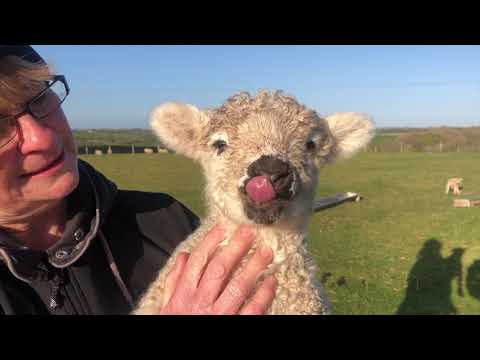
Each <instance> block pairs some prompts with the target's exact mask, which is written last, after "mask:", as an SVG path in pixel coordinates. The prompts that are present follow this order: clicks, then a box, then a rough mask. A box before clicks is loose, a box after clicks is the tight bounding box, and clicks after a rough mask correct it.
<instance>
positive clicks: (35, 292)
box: [0, 160, 199, 314]
mask: <svg viewBox="0 0 480 360" xmlns="http://www.w3.org/2000/svg"><path fill="white" fill-rule="evenodd" d="M79 171H80V183H79V186H78V187H77V188H76V190H75V191H74V192H73V193H72V194H71V195H69V196H68V198H67V208H68V222H67V224H66V228H65V232H64V235H63V237H62V239H61V240H60V241H59V242H58V243H57V244H55V245H54V246H53V247H52V248H50V249H48V250H47V251H46V252H38V251H34V250H32V249H29V248H27V247H25V246H23V245H22V244H20V243H19V242H18V241H16V240H15V239H13V238H12V237H10V236H8V235H7V234H6V233H4V232H2V231H0V260H3V261H0V314H2V313H3V314H128V313H129V312H130V311H131V310H132V307H133V304H134V303H136V302H137V301H138V300H139V297H140V296H141V294H142V293H143V292H144V291H145V290H146V288H147V286H148V284H149V283H150V282H151V281H152V280H153V279H154V278H155V276H156V274H157V273H158V271H159V270H160V269H161V268H162V267H163V265H164V264H165V262H166V260H167V259H168V258H169V256H170V255H171V253H172V251H173V250H174V249H175V247H176V246H177V245H178V244H179V243H180V242H181V241H182V240H184V239H185V238H186V237H187V236H188V235H189V234H190V233H191V232H193V230H194V229H195V228H196V227H197V226H198V224H199V220H198V218H197V217H196V216H195V215H194V214H193V213H192V212H191V211H189V210H188V209H187V208H186V207H185V206H183V205H182V204H181V203H180V202H178V201H176V200H175V199H174V198H172V197H170V196H168V195H165V194H161V193H147V192H139V191H125V190H118V189H117V187H116V186H115V184H114V183H112V182H111V181H110V180H108V179H107V178H105V177H104V176H103V175H102V174H100V173H99V172H97V171H96V170H95V169H94V168H93V167H92V166H91V165H89V164H88V163H86V162H84V161H82V160H79Z"/></svg>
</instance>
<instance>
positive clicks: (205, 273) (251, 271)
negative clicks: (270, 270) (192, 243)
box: [160, 225, 277, 315]
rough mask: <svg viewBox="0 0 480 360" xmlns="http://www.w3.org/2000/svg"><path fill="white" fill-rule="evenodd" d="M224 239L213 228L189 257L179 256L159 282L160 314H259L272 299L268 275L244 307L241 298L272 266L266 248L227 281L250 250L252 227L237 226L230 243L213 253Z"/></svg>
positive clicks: (272, 279) (273, 281)
mask: <svg viewBox="0 0 480 360" xmlns="http://www.w3.org/2000/svg"><path fill="white" fill-rule="evenodd" d="M224 238H225V234H224V231H223V230H222V229H221V227H220V226H218V225H216V226H214V227H213V229H212V230H211V231H210V232H209V233H208V234H207V235H206V236H205V238H204V239H203V240H202V241H201V242H200V243H199V244H198V245H197V247H196V248H194V249H193V251H192V253H191V254H187V253H181V254H179V256H178V257H177V260H176V262H175V265H174V266H173V268H172V270H171V271H170V273H169V274H168V275H167V278H166V281H165V297H164V306H163V307H162V308H161V309H160V314H205V315H213V314H219V315H222V314H223V315H226V314H230V315H234V314H239V315H262V314H265V312H266V311H267V310H268V308H269V307H270V305H271V304H272V301H273V298H274V296H275V289H276V286H277V280H276V279H275V277H274V276H273V275H270V276H269V277H267V278H266V279H265V280H264V281H263V282H262V283H261V285H260V286H259V287H258V289H257V290H256V292H255V293H254V294H253V296H252V297H251V299H250V300H249V301H248V302H247V303H245V300H246V298H247V297H248V296H249V295H250V293H251V291H252V290H253V288H254V286H255V284H256V281H257V279H258V277H259V275H260V274H261V272H262V271H263V270H265V269H266V268H267V266H268V265H269V264H270V263H271V262H272V260H273V252H272V250H271V249H270V248H268V247H260V248H258V249H257V250H256V251H255V253H254V254H253V256H252V257H251V259H250V260H249V261H248V262H247V264H246V265H245V267H244V268H243V269H242V270H241V271H240V272H238V273H237V274H235V276H234V277H233V278H231V273H232V271H233V270H234V269H235V268H236V266H237V265H238V263H239V262H240V260H241V259H242V258H243V257H244V256H245V255H246V254H247V253H248V251H249V249H250V248H251V246H252V244H253V240H254V238H255V234H254V230H253V229H252V228H248V227H240V228H239V229H237V231H236V232H235V234H234V235H233V238H232V240H231V241H230V243H229V244H228V245H227V246H224V247H222V248H220V249H219V250H218V251H216V250H217V246H218V245H219V244H220V243H221V242H222V241H223V240H224Z"/></svg>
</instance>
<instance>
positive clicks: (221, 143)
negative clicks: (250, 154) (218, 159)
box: [212, 140, 227, 155]
mask: <svg viewBox="0 0 480 360" xmlns="http://www.w3.org/2000/svg"><path fill="white" fill-rule="evenodd" d="M212 146H213V147H214V148H215V149H217V154H218V155H220V154H221V153H223V152H224V151H225V150H226V149H227V143H226V142H225V140H216V141H215V142H214V143H213V144H212Z"/></svg>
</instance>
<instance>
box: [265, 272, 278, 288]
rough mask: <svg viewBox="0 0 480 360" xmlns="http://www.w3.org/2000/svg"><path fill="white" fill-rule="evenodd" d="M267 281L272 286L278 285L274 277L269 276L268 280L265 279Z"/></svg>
mask: <svg viewBox="0 0 480 360" xmlns="http://www.w3.org/2000/svg"><path fill="white" fill-rule="evenodd" d="M267 281H268V282H269V283H270V284H272V285H273V286H277V285H278V281H277V278H276V277H275V275H270V276H269V277H268V278H267Z"/></svg>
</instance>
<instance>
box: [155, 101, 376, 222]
mask: <svg viewBox="0 0 480 360" xmlns="http://www.w3.org/2000/svg"><path fill="white" fill-rule="evenodd" d="M151 125H152V128H153V130H154V132H155V133H156V135H157V136H158V137H159V138H160V140H161V141H162V142H163V143H164V144H165V145H166V146H168V147H169V148H171V149H173V150H175V151H176V152H177V153H180V154H183V155H186V156H188V157H191V158H193V159H195V160H197V161H199V162H200V163H201V164H202V166H203V168H204V170H205V176H206V180H207V189H206V195H207V197H208V200H209V204H210V205H211V206H213V207H215V208H216V209H217V210H218V211H220V212H221V213H223V215H224V216H226V217H229V218H230V219H231V220H233V221H235V222H237V223H249V222H250V223H257V224H267V225H270V224H274V223H278V222H281V220H282V219H284V218H290V217H292V216H305V215H306V214H307V213H309V212H310V209H311V202H312V199H313V196H314V193H315V188H316V185H317V179H318V170H319V168H320V166H321V165H322V164H323V163H324V162H325V161H329V162H331V161H333V160H334V159H335V158H337V157H341V156H343V157H347V156H350V155H352V154H354V153H355V152H356V151H357V150H358V149H360V148H361V147H362V146H363V145H365V144H366V143H368V141H369V140H370V139H371V137H372V136H373V123H372V122H370V120H369V119H367V118H366V117H364V116H362V115H360V114H356V113H338V114H334V115H332V116H329V117H327V118H325V119H323V118H320V117H319V116H318V115H317V114H316V113H315V111H312V110H308V109H306V108H305V107H304V106H302V105H300V104H299V103H298V102H297V101H296V100H295V99H294V98H292V97H289V96H285V95H283V94H281V93H280V92H275V93H269V92H262V93H260V94H258V95H257V96H256V97H251V96H250V95H249V94H247V93H241V94H239V95H237V96H234V97H232V98H230V99H229V100H228V101H227V102H226V103H225V104H224V105H223V106H222V107H220V108H218V109H214V110H210V111H201V110H200V109H198V108H196V107H195V106H192V105H185V104H177V103H167V104H164V105H161V106H159V107H157V108H156V109H155V110H154V111H153V112H152V116H151Z"/></svg>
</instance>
